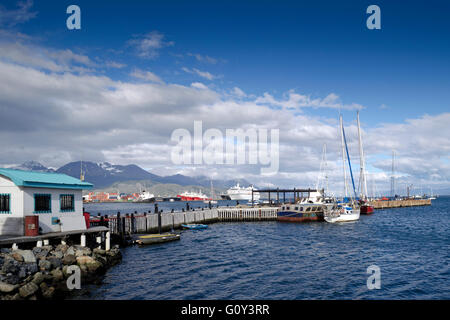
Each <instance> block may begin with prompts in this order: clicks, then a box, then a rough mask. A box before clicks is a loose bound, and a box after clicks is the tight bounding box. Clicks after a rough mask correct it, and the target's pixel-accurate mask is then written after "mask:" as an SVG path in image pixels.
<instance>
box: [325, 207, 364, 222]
mask: <svg viewBox="0 0 450 320" xmlns="http://www.w3.org/2000/svg"><path fill="white" fill-rule="evenodd" d="M359 216H360V208H359V207H358V206H357V205H355V204H352V203H350V204H349V203H342V204H337V205H336V207H333V208H332V209H331V210H329V211H328V212H325V215H324V219H325V221H326V222H330V223H336V222H350V221H356V220H359Z"/></svg>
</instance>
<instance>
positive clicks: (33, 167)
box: [13, 161, 55, 172]
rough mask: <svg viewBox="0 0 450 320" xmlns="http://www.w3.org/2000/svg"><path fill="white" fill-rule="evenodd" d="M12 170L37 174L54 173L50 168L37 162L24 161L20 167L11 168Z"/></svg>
mask: <svg viewBox="0 0 450 320" xmlns="http://www.w3.org/2000/svg"><path fill="white" fill-rule="evenodd" d="M13 169H19V170H26V171H39V172H55V170H54V169H52V168H47V167H45V166H43V165H42V164H41V163H39V162H37V161H25V162H24V163H22V164H21V165H20V166H16V167H13Z"/></svg>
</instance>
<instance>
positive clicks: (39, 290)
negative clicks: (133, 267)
mask: <svg viewBox="0 0 450 320" xmlns="http://www.w3.org/2000/svg"><path fill="white" fill-rule="evenodd" d="M121 259H122V255H121V252H120V250H119V247H118V246H114V247H113V248H112V249H111V250H109V251H105V250H102V249H97V248H96V249H93V250H91V249H90V248H88V247H81V246H78V245H74V246H68V245H63V244H60V245H58V246H43V247H39V248H38V247H35V248H33V249H32V250H11V249H5V248H2V249H0V300H23V299H30V300H35V299H53V298H58V297H59V298H62V297H64V296H65V295H66V294H67V293H68V292H69V291H70V290H69V289H68V288H67V285H66V281H67V278H68V277H70V276H71V274H70V273H69V272H67V268H68V267H69V266H71V265H77V266H78V267H79V268H80V270H81V283H82V284H85V283H91V282H96V281H98V280H99V279H100V277H101V276H102V275H103V274H104V273H105V272H106V270H107V269H108V268H109V267H111V266H113V265H115V264H117V263H119V262H120V261H121Z"/></svg>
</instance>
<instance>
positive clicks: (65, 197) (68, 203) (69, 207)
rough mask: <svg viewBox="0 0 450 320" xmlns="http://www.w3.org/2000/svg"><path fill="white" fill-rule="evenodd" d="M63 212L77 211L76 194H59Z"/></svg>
mask: <svg viewBox="0 0 450 320" xmlns="http://www.w3.org/2000/svg"><path fill="white" fill-rule="evenodd" d="M59 204H60V206H61V212H73V211H75V196H74V195H73V194H62V195H60V196H59Z"/></svg>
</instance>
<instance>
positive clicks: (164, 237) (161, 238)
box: [135, 233, 180, 245]
mask: <svg viewBox="0 0 450 320" xmlns="http://www.w3.org/2000/svg"><path fill="white" fill-rule="evenodd" d="M175 240H180V235H179V234H174V233H163V234H149V235H145V236H140V237H138V238H137V240H135V242H136V243H137V244H139V245H148V244H157V243H163V242H169V241H175Z"/></svg>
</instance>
